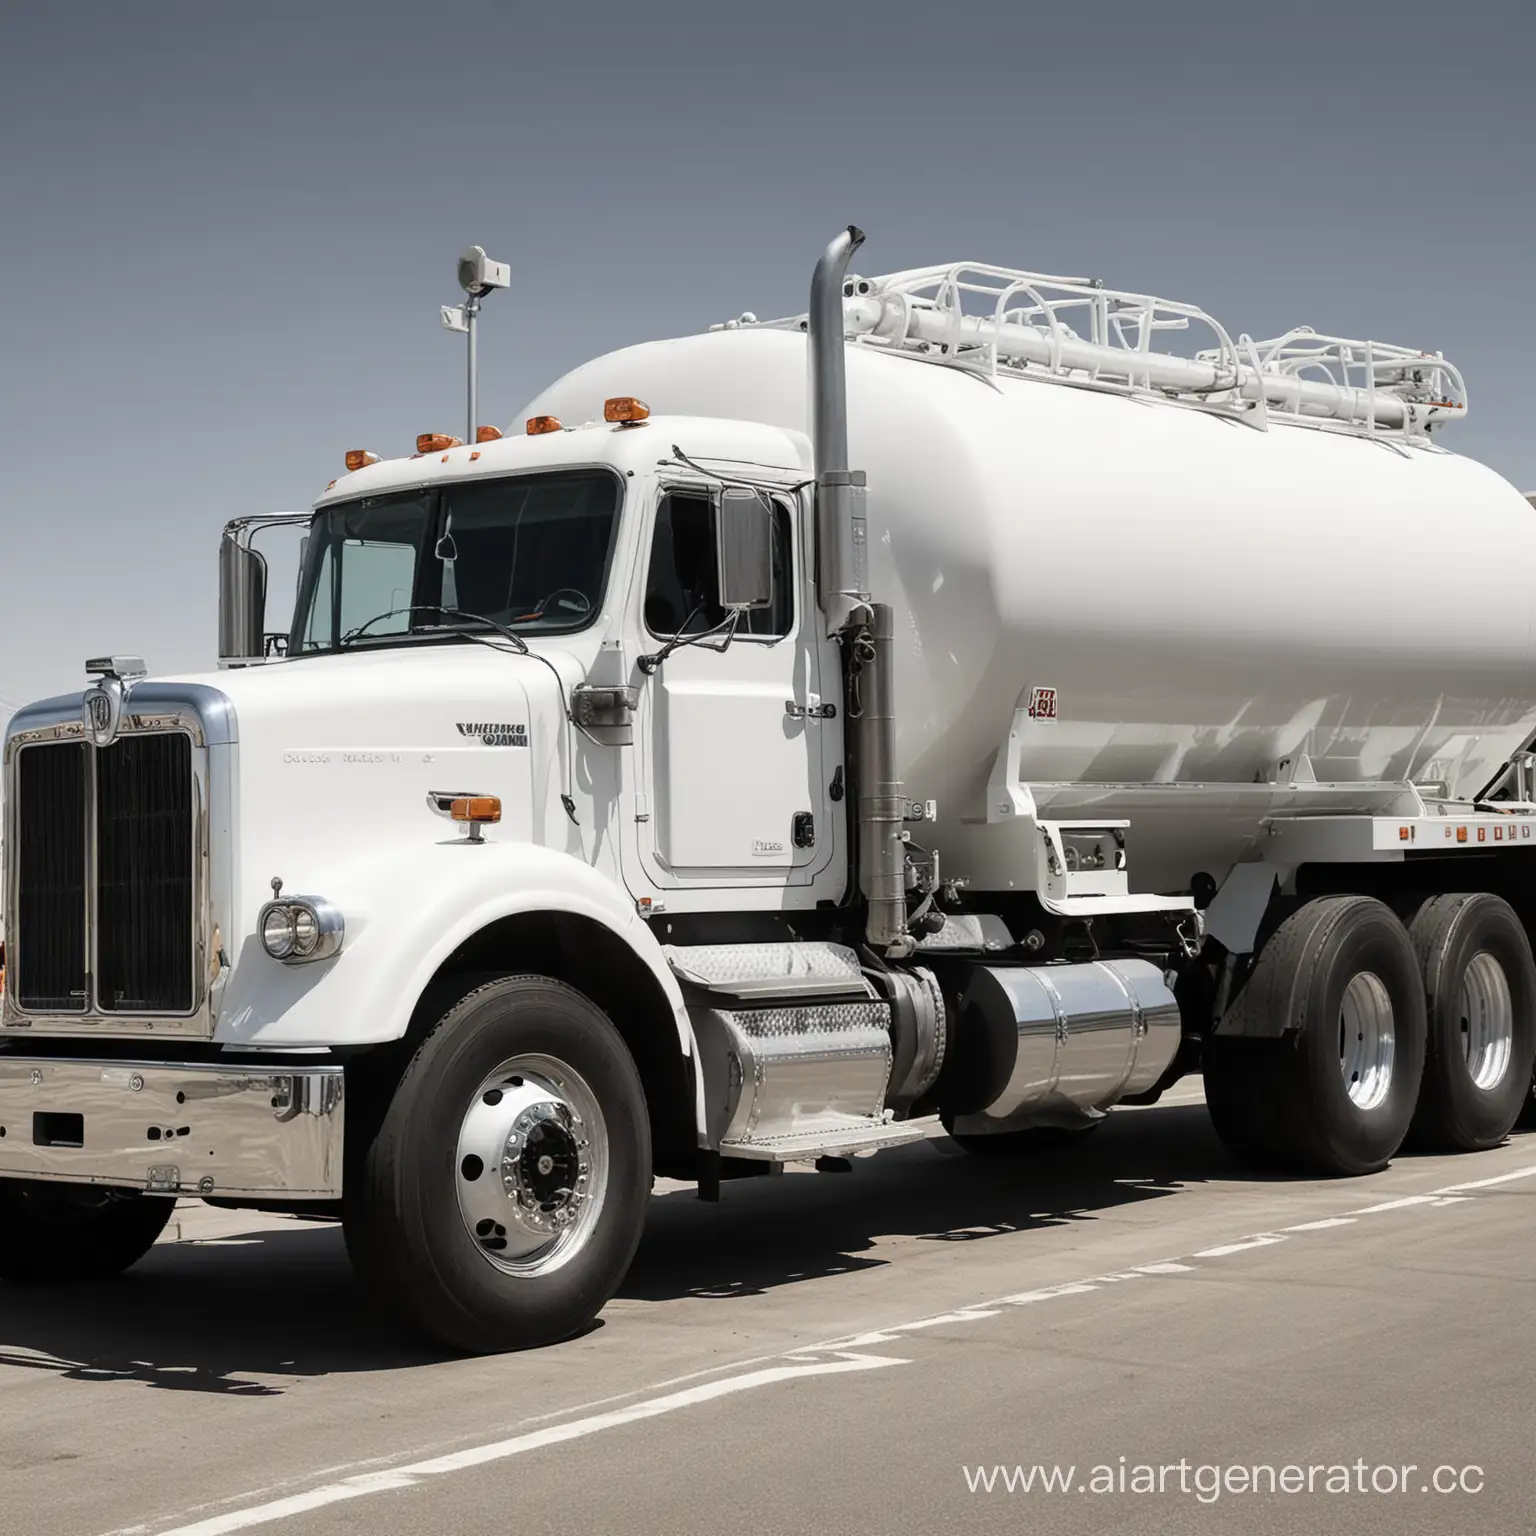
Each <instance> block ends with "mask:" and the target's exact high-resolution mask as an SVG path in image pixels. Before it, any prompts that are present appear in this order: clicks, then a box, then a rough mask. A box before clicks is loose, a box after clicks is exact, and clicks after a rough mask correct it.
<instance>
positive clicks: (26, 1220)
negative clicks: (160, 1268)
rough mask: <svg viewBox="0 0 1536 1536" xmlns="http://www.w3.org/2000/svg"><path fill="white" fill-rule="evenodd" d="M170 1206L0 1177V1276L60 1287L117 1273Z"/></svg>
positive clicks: (143, 1246)
mask: <svg viewBox="0 0 1536 1536" xmlns="http://www.w3.org/2000/svg"><path fill="white" fill-rule="evenodd" d="M175 1204H176V1202H175V1201H174V1200H172V1199H169V1198H168V1197H165V1196H160V1195H144V1194H139V1193H138V1192H137V1191H135V1190H129V1189H102V1188H99V1187H97V1186H95V1185H92V1184H53V1183H45V1182H43V1181H40V1180H39V1181H36V1182H33V1181H27V1180H11V1179H6V1180H3V1181H0V1280H9V1281H10V1282H11V1283H12V1284H19V1285H58V1284H63V1283H67V1282H69V1281H76V1280H105V1279H107V1278H108V1277H109V1276H111V1275H116V1274H120V1273H121V1272H122V1271H123V1270H125V1269H127V1268H128V1267H129V1266H130V1265H133V1264H137V1263H138V1261H139V1260H140V1259H142V1258H143V1257H144V1255H145V1254H146V1253H148V1252H149V1250H150V1249H151V1248H153V1247H154V1245H155V1239H156V1238H158V1237H159V1236H160V1234H161V1233H162V1232H163V1231H164V1230H165V1224H166V1222H168V1221H169V1220H170V1219H171V1210H172V1208H173V1207H174V1206H175Z"/></svg>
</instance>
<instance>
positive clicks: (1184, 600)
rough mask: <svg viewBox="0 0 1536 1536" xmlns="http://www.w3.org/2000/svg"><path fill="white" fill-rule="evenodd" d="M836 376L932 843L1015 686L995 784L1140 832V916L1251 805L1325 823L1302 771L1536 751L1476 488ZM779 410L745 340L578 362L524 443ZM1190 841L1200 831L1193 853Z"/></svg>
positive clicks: (951, 386) (1531, 658) (1533, 532)
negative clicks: (934, 808) (1008, 781)
mask: <svg viewBox="0 0 1536 1536" xmlns="http://www.w3.org/2000/svg"><path fill="white" fill-rule="evenodd" d="M847 362H848V395H849V416H850V462H851V464H852V465H853V467H854V468H855V469H862V470H864V471H865V472H866V473H867V475H868V481H869V538H870V545H871V561H870V566H871V578H872V585H873V590H874V592H875V595H876V597H877V599H878V600H880V601H886V602H890V603H891V604H893V606H894V607H895V610H896V639H897V650H896V677H897V681H896V710H897V722H898V725H897V748H898V750H897V756H898V761H897V765H896V770H897V773H898V774H899V776H900V777H901V778H902V779H903V780H904V782H905V784H906V789H907V793H908V794H909V795H912V796H914V797H919V798H930V797H932V798H937V799H938V800H939V801H940V805H941V816H942V819H943V820H944V821H945V822H946V823H954V824H955V825H956V826H957V827H958V826H959V825H960V824H962V823H964V824H972V825H973V824H974V818H976V817H979V816H983V815H984V813H985V804H986V796H985V790H986V785H987V779H988V774H989V772H990V770H991V768H992V764H993V761H994V759H995V757H996V755H997V752H998V750H999V748H1000V747H1001V746H1002V745H1003V744H1004V743H1005V742H1006V740H1007V737H1008V732H1009V729H1010V726H1011V723H1012V722H1013V720H1014V711H1015V710H1016V709H1017V708H1021V707H1025V706H1027V705H1028V704H1029V702H1030V699H1031V697H1032V696H1033V695H1034V690H1036V689H1050V690H1054V694H1053V695H1052V698H1053V702H1054V708H1055V718H1054V719H1041V720H1038V721H1031V722H1028V723H1026V724H1025V725H1024V727H1023V736H1024V740H1023V750H1022V753H1021V777H1022V778H1023V779H1024V780H1025V781H1026V782H1028V783H1030V784H1032V785H1034V786H1037V789H1036V797H1037V800H1039V801H1040V803H1041V805H1042V807H1046V808H1048V809H1049V811H1050V813H1051V814H1053V815H1062V816H1064V815H1070V814H1078V815H1081V814H1093V815H1104V816H1106V817H1107V816H1111V815H1117V814H1126V815H1130V816H1132V817H1133V818H1134V819H1135V820H1136V822H1137V824H1138V825H1145V826H1146V827H1147V829H1148V831H1149V833H1151V835H1152V839H1153V843H1152V846H1156V847H1158V848H1159V849H1160V850H1161V851H1160V852H1159V854H1158V858H1157V861H1156V862H1157V868H1156V869H1155V870H1154V869H1153V868H1151V867H1150V866H1146V865H1140V866H1138V864H1137V862H1136V859H1135V856H1134V853H1133V860H1132V882H1133V886H1134V887H1136V888H1149V882H1150V884H1151V885H1152V886H1156V887H1157V888H1170V886H1171V885H1172V884H1175V883H1177V882H1178V881H1180V880H1182V879H1183V878H1185V877H1187V875H1188V874H1189V873H1190V871H1191V870H1192V869H1194V868H1200V867H1206V866H1207V865H1209V864H1210V863H1212V862H1216V863H1220V862H1222V861H1225V862H1226V863H1230V862H1231V861H1232V860H1233V859H1235V858H1237V857H1238V856H1239V855H1240V853H1241V851H1242V847H1243V845H1244V843H1245V842H1247V841H1249V840H1251V838H1252V837H1253V836H1254V835H1255V834H1256V832H1257V830H1258V827H1259V824H1260V821H1261V819H1262V817H1263V815H1264V814H1266V812H1268V811H1269V810H1271V809H1273V808H1275V807H1276V806H1278V805H1293V804H1303V803H1316V804H1318V805H1320V806H1322V805H1324V804H1325V803H1326V805H1327V806H1328V807H1329V808H1335V809H1340V808H1348V806H1349V803H1350V792H1349V791H1348V790H1345V791H1341V792H1337V793H1333V794H1332V795H1331V797H1324V798H1323V799H1320V798H1319V794H1320V792H1318V791H1312V790H1310V789H1308V790H1306V791H1301V792H1298V791H1295V790H1292V789H1290V788H1287V787H1285V785H1286V781H1288V780H1289V779H1290V778H1291V777H1293V776H1298V773H1299V776H1300V777H1301V778H1303V779H1305V778H1306V777H1307V772H1308V768H1309V769H1310V774H1311V776H1312V777H1314V778H1315V779H1316V780H1318V781H1320V782H1331V783H1337V784H1341V785H1362V784H1364V783H1367V782H1371V783H1380V782H1382V781H1397V782H1401V781H1404V780H1417V781H1421V782H1424V783H1430V782H1433V783H1435V784H1443V785H1444V786H1445V789H1446V792H1448V793H1449V794H1450V795H1451V796H1453V797H1465V796H1470V795H1473V794H1475V793H1476V792H1477V791H1478V790H1479V789H1481V788H1482V787H1483V786H1484V785H1485V784H1486V783H1487V782H1488V780H1489V779H1490V778H1491V777H1492V776H1493V774H1494V773H1495V772H1496V771H1497V769H1498V768H1499V767H1500V766H1501V765H1502V764H1503V763H1504V762H1505V760H1506V759H1507V758H1508V756H1509V754H1510V753H1511V752H1512V751H1515V750H1517V749H1518V748H1519V747H1520V746H1521V745H1522V744H1523V743H1524V742H1525V741H1526V740H1527V739H1528V738H1529V737H1530V736H1531V735H1532V733H1533V731H1536V633H1533V625H1536V590H1533V586H1532V583H1531V581H1530V580H1529V577H1528V574H1527V573H1528V572H1529V571H1530V570H1531V569H1532V568H1533V562H1536V513H1533V511H1532V509H1531V507H1530V506H1529V505H1527V503H1526V501H1525V499H1524V498H1523V497H1522V496H1521V495H1520V493H1519V492H1518V491H1516V490H1515V489H1514V488H1513V487H1512V486H1510V485H1509V484H1508V483H1507V482H1505V481H1504V480H1503V479H1501V478H1500V477H1499V476H1498V475H1496V474H1495V473H1494V472H1493V471H1491V470H1489V469H1487V468H1485V467H1484V466H1482V465H1480V464H1477V463H1474V462H1472V461H1471V460H1468V459H1465V458H1462V457H1460V456H1458V455H1456V454H1454V453H1450V452H1445V451H1441V450H1440V449H1439V448H1438V447H1433V448H1426V447H1401V446H1398V445H1397V444H1395V443H1389V442H1385V441H1372V440H1370V439H1369V438H1367V437H1365V436H1363V435H1358V434H1345V433H1342V432H1337V431H1328V430H1319V429H1316V428H1312V427H1306V426H1298V425H1291V424H1286V423H1274V424H1272V425H1271V426H1270V427H1269V429H1268V430H1267V431H1265V430H1261V429H1259V428H1258V427H1257V426H1255V425H1251V424H1248V423H1246V422H1240V421H1237V420H1234V419H1232V418H1230V417H1224V416H1222V415H1220V414H1217V413H1216V412H1213V411H1209V410H1204V409H1201V408H1198V407H1191V406H1187V405H1181V404H1176V403H1173V402H1171V401H1168V402H1165V401H1158V400H1149V399H1143V398H1128V397H1126V396H1123V395H1119V394H1113V393H1108V392H1100V391H1096V390H1091V389H1086V388H1078V387H1073V386H1071V385H1067V384H1063V383H1059V382H1050V381H1046V380H1041V381H1034V380H1028V379H1019V378H1010V377H1004V376H1000V377H997V378H985V377H981V376H979V375H977V374H976V373H971V372H964V371H961V370H959V369H955V368H950V367H944V366H940V365H935V364H931V363H925V362H923V361H920V360H918V359H916V358H913V357H910V356H895V355H890V354H887V353H884V352H882V351H880V350H879V349H878V348H875V347H872V346H868V345H863V344H857V343H850V344H849V347H848V358H847ZM806 384H807V359H806V343H805V338H804V337H803V336H802V335H800V334H798V333H796V332H793V331H788V330H774V329H766V328H764V329H756V330H754V329H751V328H743V329H740V330H731V331H721V332H715V333H712V334H708V335H703V336H695V337H687V338H683V339H681V340H675V341H665V342H655V343H649V344H646V345H642V346H637V347H631V348H628V349H625V350H623V351H620V352H615V353H612V354H610V355H608V356H606V357H602V358H599V359H597V360H596V361H594V362H591V363H588V364H586V365H585V366H584V367H581V368H579V369H577V370H576V371H575V372H573V373H571V374H569V375H567V376H566V378H564V379H563V380H561V381H560V382H559V383H557V384H556V385H554V386H553V387H552V388H551V389H549V390H548V391H546V392H545V393H544V394H542V395H541V396H539V398H538V399H537V400H536V401H535V402H534V403H532V404H531V405H530V406H529V407H528V414H540V413H546V412H547V413H550V414H554V415H558V416H561V417H563V418H564V419H566V420H568V421H569V420H572V419H575V420H580V419H582V418H583V417H586V416H592V415H600V414H601V404H602V401H603V400H604V399H605V398H606V397H607V396H609V395H615V394H638V395H641V396H643V397H644V398H645V399H646V400H647V401H648V403H649V404H650V406H651V409H652V411H653V412H655V413H656V414H657V415H667V416H672V415H682V416H689V415H694V416H712V417H735V418H741V419H745V420H751V421H760V422H766V423H770V424H773V425H777V426H780V427H783V428H786V429H790V430H794V431H798V432H804V431H805V430H806V427H807V415H806V397H807V389H806ZM683 446H684V448H685V449H686V442H684V443H683ZM1303 755H1304V756H1305V759H1306V760H1307V762H1306V763H1303V761H1302V758H1303ZM1272 781H1273V782H1275V787H1274V788H1273V789H1272V790H1271V789H1269V788H1266V787H1265V786H1266V785H1269V784H1270V783H1271V782H1272ZM1053 786H1055V787H1053ZM1178 786H1185V788H1183V789H1180V788H1178ZM1200 786H1208V788H1201V787H1200ZM1298 796H1299V797H1298ZM1361 803H1362V805H1364V804H1366V803H1367V801H1366V797H1365V796H1364V792H1363V791H1362V792H1361ZM1191 817H1194V818H1195V819H1197V820H1199V821H1200V823H1201V825H1202V826H1203V827H1205V828H1207V829H1209V828H1211V827H1214V826H1215V825H1216V824H1217V822H1218V821H1219V822H1220V823H1221V825H1222V827H1223V830H1222V833H1221V836H1220V837H1219V838H1216V839H1215V841H1214V842H1211V844H1210V847H1209V851H1205V852H1203V853H1202V851H1201V850H1200V849H1193V848H1190V847H1189V846H1187V844H1188V840H1189V834H1188V831H1187V829H1188V828H1189V826H1190V824H1191V822H1190V818H1191ZM1159 827H1161V831H1159V830H1158V829H1159ZM1180 829H1185V830H1180ZM1197 840H1198V839H1197ZM1163 845H1168V846H1167V847H1164V846H1163ZM948 846H949V845H948V844H946V847H948ZM1165 853H1166V855H1167V860H1171V862H1167V860H1165V859H1164V854H1165ZM1191 860H1197V861H1196V862H1191ZM1165 862H1167V867H1166V868H1164V867H1162V866H1163V864H1164V863H1165ZM956 872H957V873H958V872H960V871H959V870H958V869H957V870H956ZM1021 883H1022V882H1021Z"/></svg>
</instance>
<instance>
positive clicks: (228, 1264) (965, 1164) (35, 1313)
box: [0, 1104, 1245, 1398]
mask: <svg viewBox="0 0 1536 1536" xmlns="http://www.w3.org/2000/svg"><path fill="white" fill-rule="evenodd" d="M1243 1177H1245V1176H1244V1175H1243V1174H1241V1172H1240V1171H1239V1170H1238V1169H1237V1168H1236V1166H1235V1165H1234V1164H1233V1163H1232V1162H1231V1161H1230V1159H1228V1157H1227V1156H1226V1154H1225V1153H1224V1152H1223V1151H1222V1150H1221V1147H1220V1145H1219V1144H1218V1143H1217V1141H1216V1139H1215V1136H1214V1134H1213V1133H1212V1132H1211V1130H1210V1122H1209V1120H1208V1118H1207V1115H1206V1111H1205V1109H1204V1107H1203V1106H1202V1105H1198V1104H1196V1105H1171V1106H1163V1107H1158V1108H1154V1109H1148V1110H1140V1111H1135V1112H1132V1113H1123V1114H1121V1115H1117V1116H1115V1117H1113V1118H1112V1119H1111V1120H1110V1122H1109V1123H1108V1124H1107V1125H1105V1126H1104V1127H1103V1128H1102V1129H1101V1130H1100V1131H1099V1132H1098V1133H1097V1134H1096V1135H1094V1136H1093V1137H1092V1138H1091V1139H1090V1140H1089V1141H1088V1142H1086V1143H1085V1144H1084V1145H1082V1146H1081V1147H1077V1148H1071V1149H1067V1150H1064V1151H1060V1152H1053V1153H1048V1154H1043V1155H1040V1156H1035V1157H1026V1158H1019V1159H1003V1158H997V1159H993V1158H974V1157H970V1156H968V1155H966V1154H964V1153H962V1152H961V1151H960V1150H959V1149H958V1148H957V1147H956V1146H955V1145H954V1143H952V1142H950V1141H949V1140H948V1139H947V1138H945V1139H937V1140H933V1141H929V1142H925V1143H920V1144H917V1145H914V1146H910V1147H904V1148H900V1149H898V1150H896V1151H892V1152H888V1153H885V1154H884V1155H882V1156H881V1157H878V1158H874V1159H871V1160H868V1161H860V1162H856V1163H855V1164H854V1168H853V1171H852V1172H850V1173H847V1174H830V1173H829V1174H817V1173H791V1174H787V1175H785V1176H783V1177H776V1178H761V1179H751V1180H743V1181H739V1182H729V1183H727V1184H726V1185H725V1186H724V1190H723V1198H722V1201H721V1203H720V1205H718V1206H710V1205H707V1204H704V1203H703V1202H701V1201H699V1200H698V1199H697V1198H696V1197H695V1196H694V1194H693V1192H692V1191H691V1189H676V1190H673V1191H672V1192H670V1193H665V1194H658V1195H657V1196H656V1197H655V1198H654V1199H653V1200H652V1202H651V1212H650V1218H649V1222H648V1225H647V1230H646V1236H645V1239H644V1241H643V1242H642V1244H641V1248H640V1252H639V1254H638V1255H637V1256H636V1259H635V1263H634V1265H633V1266H632V1268H631V1270H630V1273H629V1275H628V1276H627V1278H626V1279H625V1282H624V1284H623V1285H622V1286H621V1287H620V1290H619V1293H618V1294H619V1297H620V1298H623V1299H627V1300H630V1301H642V1302H653V1303H666V1302H672V1301H683V1300H687V1299H690V1298H692V1299H715V1298H718V1299H723V1300H728V1299H732V1298H742V1297H750V1296H756V1295H762V1294H765V1293H767V1292H769V1291H772V1290H775V1289H777V1288H779V1287H782V1286H786V1285H793V1284H797V1283H800V1282H803V1281H806V1280H811V1279H817V1278H822V1277H826V1276H833V1275H837V1274H840V1273H852V1272H854V1271H857V1270H861V1269H872V1268H875V1267H878V1266H880V1265H882V1264H884V1263H886V1262H888V1260H886V1259H884V1258H879V1257H871V1256H870V1250H871V1249H872V1248H873V1247H874V1246H875V1245H876V1244H877V1242H879V1241H880V1240H882V1239H889V1238H893V1237H895V1238H905V1239H908V1240H911V1241H914V1242H918V1243H923V1244H941V1243H952V1244H962V1243H970V1242H978V1241H985V1240H986V1239H987V1238H988V1237H991V1236H994V1235H998V1234H1002V1233H1020V1232H1028V1231H1030V1230H1032V1229H1043V1228H1049V1227H1056V1226H1061V1225H1063V1224H1068V1223H1078V1222H1091V1221H1093V1220H1094V1219H1095V1217H1096V1216H1097V1215H1099V1214H1100V1213H1102V1212H1105V1211H1108V1210H1111V1209H1114V1208H1117V1207H1124V1206H1126V1205H1128V1204H1132V1203H1136V1202H1142V1201H1147V1200H1163V1199H1167V1198H1169V1197H1171V1196H1174V1195H1176V1194H1177V1192H1178V1191H1179V1189H1180V1188H1181V1187H1183V1186H1187V1185H1190V1184H1203V1183H1213V1182H1225V1181H1228V1180H1233V1179H1238V1178H1243ZM444 1358H446V1357H445V1356H444V1355H443V1354H442V1353H434V1352H432V1351H431V1350H429V1349H426V1348H423V1347H421V1346H419V1345H417V1344H414V1343H413V1342H411V1341H410V1340H409V1339H407V1338H406V1337H404V1336H403V1335H402V1334H401V1333H400V1332H398V1331H397V1330H396V1329H395V1328H394V1327H393V1326H392V1325H391V1324H390V1323H389V1322H388V1321H386V1320H384V1319H382V1318H380V1317H378V1316H376V1315H375V1314H374V1312H373V1311H372V1310H371V1309H370V1307H369V1306H368V1305H367V1303H366V1302H365V1300H364V1298H363V1297H362V1295H361V1294H360V1293H359V1291H358V1290H357V1288H356V1286H355V1285H354V1283H353V1281H352V1276H351V1271H350V1270H349V1268H348V1265H347V1259H346V1253H345V1249H344V1248H343V1245H342V1239H341V1231H340V1229H339V1228H338V1227H329V1226H310V1225H298V1224H293V1225H291V1226H290V1225H287V1224H284V1225H281V1226H275V1227H269V1228H267V1229H266V1230H261V1231H251V1232H246V1233H237V1234H231V1235H229V1236H223V1237H217V1238H211V1239H207V1240H203V1241H189V1242H182V1243H170V1244H162V1245H160V1246H159V1247H157V1248H156V1249H155V1250H154V1251H153V1252H152V1253H151V1254H150V1255H149V1257H147V1258H146V1259H145V1260H144V1261H143V1262H142V1263H141V1264H139V1265H138V1266H137V1267H136V1268H135V1269H133V1270H132V1271H130V1272H129V1273H128V1274H127V1275H125V1276H123V1277H121V1278H120V1279H118V1280H115V1281H112V1282H109V1283H106V1284H100V1285H89V1286H78V1287H54V1288H50V1289H46V1290H42V1289H40V1290H32V1289H23V1288H15V1289H11V1288H0V1379H3V1378H4V1377H5V1376H6V1375H7V1374H9V1373H21V1372H28V1371H39V1372H46V1373H50V1374H52V1375H54V1376H56V1377H58V1378H62V1379H65V1380H69V1381H77V1382H82V1383H105V1382H138V1383H142V1384H143V1385H145V1386H149V1387H153V1388H157V1389H160V1390H167V1391H179V1392H206V1393H216V1394H220V1395H227V1396H237V1397H258V1398H260V1397H276V1396H281V1395H283V1394H284V1393H285V1392H287V1391H288V1390H289V1389H290V1388H292V1387H293V1386H295V1385H297V1384H299V1383H300V1382H301V1381H303V1380H304V1379H306V1378H312V1377H317V1376H326V1375H331V1374H338V1373H339V1374H347V1373H352V1372H371V1371H389V1370H400V1369H408V1368H410V1367H412V1366H417V1365H424V1364H428V1363H432V1362H436V1361H441V1360H442V1359H444ZM12 1379H13V1380H14V1376H13V1377H12Z"/></svg>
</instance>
